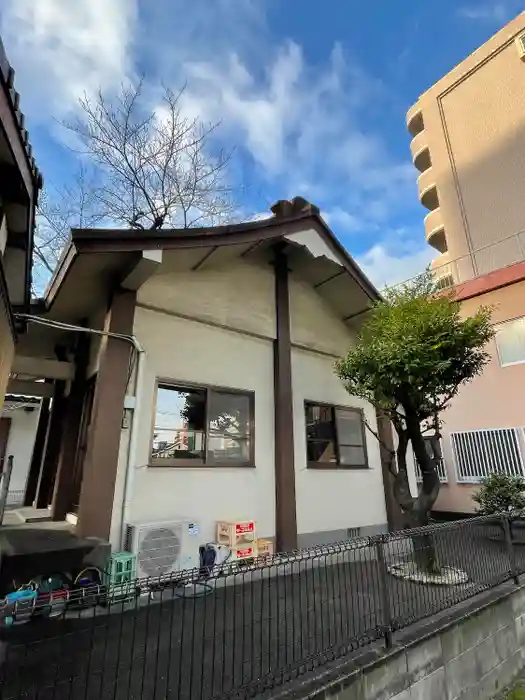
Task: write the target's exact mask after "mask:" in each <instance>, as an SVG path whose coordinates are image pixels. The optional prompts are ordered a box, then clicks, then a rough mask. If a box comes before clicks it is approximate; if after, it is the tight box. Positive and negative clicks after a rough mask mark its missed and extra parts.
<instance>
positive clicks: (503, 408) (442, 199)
mask: <svg viewBox="0 0 525 700" xmlns="http://www.w3.org/2000/svg"><path fill="white" fill-rule="evenodd" d="M407 126H408V130H409V132H410V134H411V136H412V141H411V144H410V147H411V151H412V157H413V162H414V165H415V167H416V168H417V170H418V171H419V176H418V178H417V184H418V190H419V199H420V201H421V204H422V205H423V206H424V207H425V208H426V209H427V210H428V213H427V214H426V216H425V234H426V239H427V242H428V243H429V245H431V246H432V247H433V248H435V250H436V259H435V260H434V262H433V263H432V267H433V269H434V270H435V274H436V277H437V279H438V281H439V283H440V286H442V287H443V288H447V287H452V286H454V287H455V289H456V293H457V298H458V299H459V300H461V302H462V308H463V310H464V312H465V313H466V314H471V313H473V312H474V311H475V310H476V308H477V307H479V305H482V304H483V305H490V306H493V309H494V310H493V320H494V323H495V326H496V331H497V332H496V337H495V339H494V341H493V342H492V343H491V346H490V349H489V350H490V354H491V360H490V363H489V365H488V366H487V368H486V369H485V372H484V373H483V375H482V376H480V377H477V378H476V379H475V380H474V381H473V382H472V383H470V384H469V385H468V386H466V387H464V388H463V389H462V391H461V392H460V394H459V395H458V397H457V398H456V399H455V400H454V402H453V405H452V406H451V407H450V408H449V409H448V410H447V411H446V412H445V413H444V414H443V416H442V419H443V429H442V433H443V454H444V459H445V467H446V471H444V472H443V475H442V480H443V481H444V482H445V483H444V485H443V488H442V489H441V493H440V496H439V499H438V502H437V504H436V507H437V510H441V511H449V512H452V513H458V512H472V510H473V507H474V504H473V502H472V495H473V493H474V492H475V490H476V488H477V486H476V484H477V483H479V480H480V479H481V478H482V477H483V476H484V475H486V474H488V473H489V472H491V471H505V472H508V473H511V474H522V473H524V474H525V468H524V464H525V443H524V434H525V429H524V426H525V402H524V400H523V395H524V393H525V12H522V13H521V14H520V15H519V16H518V17H516V18H515V19H514V20H513V21H511V22H510V23H509V24H507V25H506V26H505V27H504V28H503V29H501V30H500V31H499V32H498V33H497V34H495V35H494V36H493V37H492V38H491V39H489V41H487V42H486V43H485V44H484V45H483V46H481V47H480V48H479V49H477V50H476V51H475V52H474V53H473V54H472V55H470V56H469V57H468V58H466V59H465V60H464V61H463V62H462V63H460V64H459V65H458V66H456V67H455V68H454V69H453V70H452V71H451V72H450V73H448V74H447V75H446V76H445V77H443V78H442V79H441V80H439V81H438V82H437V83H436V84H435V85H433V86H432V87H431V88H430V89H429V90H427V91H426V92H425V93H424V94H423V95H421V97H420V98H419V99H418V101H417V102H416V104H415V105H413V106H412V107H411V108H410V110H409V111H408V114H407Z"/></svg>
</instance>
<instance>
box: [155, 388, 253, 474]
mask: <svg viewBox="0 0 525 700" xmlns="http://www.w3.org/2000/svg"><path fill="white" fill-rule="evenodd" d="M159 388H161V389H174V390H175V391H176V390H184V389H199V390H201V391H204V392H206V404H205V429H204V444H205V451H206V453H207V445H208V431H209V392H210V391H215V392H217V393H223V394H238V395H242V396H246V397H247V398H248V401H249V410H250V425H249V430H250V432H249V441H250V446H249V458H248V460H247V461H246V462H236V463H233V462H213V463H212V462H207V461H206V459H204V460H200V459H175V458H169V459H163V460H162V462H161V461H160V460H159V461H156V460H155V458H154V457H153V456H152V448H153V440H154V436H155V422H156V420H155V419H156V415H157V394H158V391H159ZM148 449H149V455H148V467H149V468H152V469H166V468H167V469H177V468H183V469H189V468H192V469H226V468H230V469H254V468H255V391H253V390H250V389H237V388H233V387H226V386H217V385H214V384H199V383H197V382H188V381H185V380H180V381H179V380H176V379H165V378H163V377H157V379H156V380H155V391H154V399H153V414H152V425H151V437H150V441H149V447H148Z"/></svg>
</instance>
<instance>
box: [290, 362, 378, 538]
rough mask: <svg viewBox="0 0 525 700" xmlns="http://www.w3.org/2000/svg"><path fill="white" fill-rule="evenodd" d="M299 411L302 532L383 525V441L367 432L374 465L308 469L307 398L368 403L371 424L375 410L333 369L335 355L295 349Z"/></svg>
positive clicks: (373, 424) (298, 491)
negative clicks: (343, 382)
mask: <svg viewBox="0 0 525 700" xmlns="http://www.w3.org/2000/svg"><path fill="white" fill-rule="evenodd" d="M292 382H293V394H294V415H295V432H294V442H295V488H296V498H297V530H298V532H299V534H304V533H313V532H327V531H333V530H343V529H344V530H346V529H347V528H355V527H363V526H374V525H384V524H385V523H386V506H385V497H384V490H383V478H382V472H381V460H380V452H379V443H378V442H377V440H376V439H375V438H374V437H373V436H372V435H370V433H369V432H368V433H367V435H366V446H367V452H368V463H369V466H370V468H369V469H354V470H352V469H307V459H306V439H305V435H306V425H305V412H304V402H305V401H307V400H308V401H321V402H324V403H332V404H334V405H337V406H349V407H355V408H363V409H364V412H365V417H366V419H367V421H368V422H369V424H370V426H371V427H372V428H374V429H375V428H376V425H377V424H376V418H375V411H374V409H373V408H372V406H370V405H369V404H366V403H365V402H364V401H361V400H360V399H357V398H355V397H352V396H350V395H349V394H348V392H347V391H346V389H345V388H344V386H343V384H342V382H341V381H340V380H339V379H338V378H337V377H336V376H335V374H334V371H333V359H331V358H329V357H325V356H322V355H318V354H315V353H312V352H309V351H304V350H294V351H293V353H292Z"/></svg>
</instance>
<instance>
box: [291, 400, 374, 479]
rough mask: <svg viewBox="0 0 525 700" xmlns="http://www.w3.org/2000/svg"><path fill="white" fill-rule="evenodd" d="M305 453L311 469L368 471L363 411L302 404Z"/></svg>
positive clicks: (310, 403) (308, 403)
mask: <svg viewBox="0 0 525 700" xmlns="http://www.w3.org/2000/svg"><path fill="white" fill-rule="evenodd" d="M305 414H306V450H307V460H308V467H310V468H312V469H316V468H319V469H322V468H326V469H367V468H368V456H367V452H366V439H365V425H364V419H363V411H362V410H361V409H359V408H344V407H339V406H330V405H326V404H317V403H312V402H307V403H305Z"/></svg>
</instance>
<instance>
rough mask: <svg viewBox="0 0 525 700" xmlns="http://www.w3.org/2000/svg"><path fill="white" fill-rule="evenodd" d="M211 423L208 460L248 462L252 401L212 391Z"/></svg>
mask: <svg viewBox="0 0 525 700" xmlns="http://www.w3.org/2000/svg"><path fill="white" fill-rule="evenodd" d="M208 420H209V423H208V460H210V461H212V462H227V463H228V462H233V463H235V462H242V463H247V462H249V460H250V432H251V431H250V427H251V423H252V416H251V407H250V397H249V396H247V395H246V394H229V393H227V392H217V391H210V392H209V406H208Z"/></svg>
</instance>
